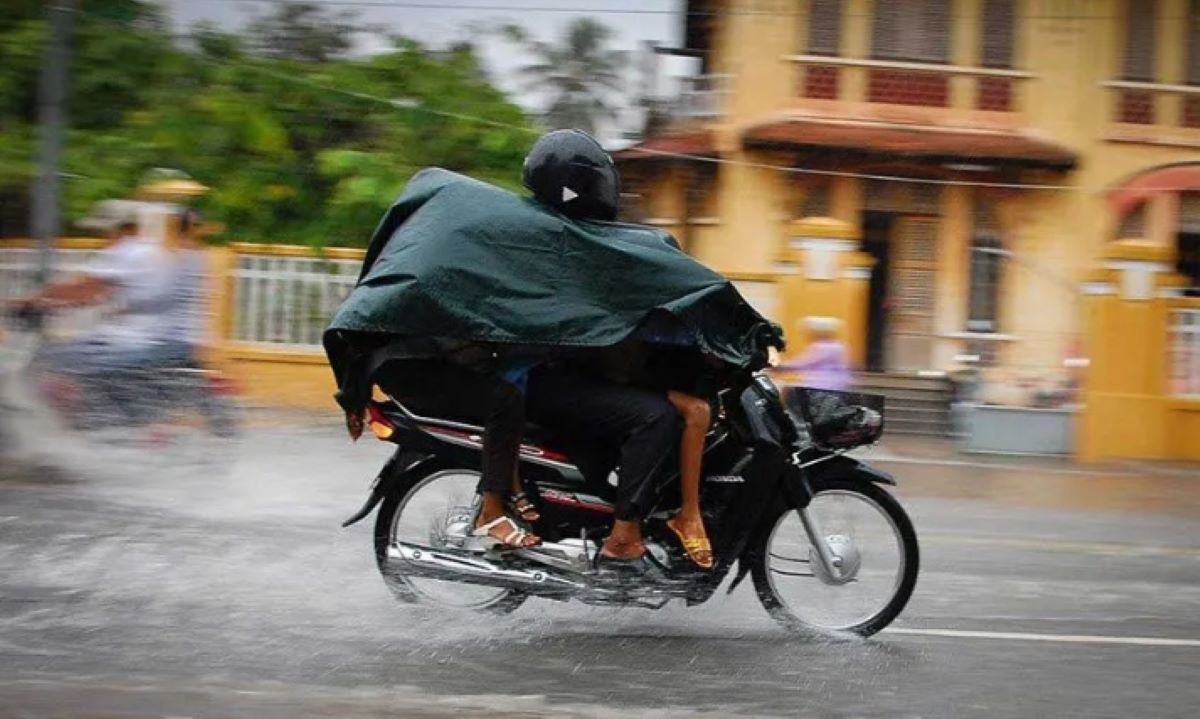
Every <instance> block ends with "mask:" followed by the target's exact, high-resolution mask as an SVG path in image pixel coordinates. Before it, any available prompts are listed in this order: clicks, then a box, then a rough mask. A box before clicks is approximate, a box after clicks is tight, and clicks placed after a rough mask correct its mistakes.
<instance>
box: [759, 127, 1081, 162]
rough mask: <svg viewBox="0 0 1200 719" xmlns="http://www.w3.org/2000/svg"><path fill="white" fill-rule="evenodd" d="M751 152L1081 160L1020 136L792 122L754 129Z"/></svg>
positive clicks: (969, 159)
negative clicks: (790, 150) (766, 149)
mask: <svg viewBox="0 0 1200 719" xmlns="http://www.w3.org/2000/svg"><path fill="white" fill-rule="evenodd" d="M742 142H743V143H744V144H745V146H746V147H807V148H836V149H839V150H844V151H847V152H853V153H858V154H866V155H883V156H888V157H907V158H914V159H922V160H941V161H955V162H976V163H994V164H1017V165H1025V166H1029V167H1045V168H1053V169H1059V170H1069V169H1072V168H1074V167H1075V165H1076V162H1077V158H1076V156H1075V154H1074V153H1073V152H1071V151H1070V150H1068V149H1067V148H1065V147H1062V146H1060V145H1057V144H1055V143H1052V142H1049V141H1046V140H1040V139H1037V138H1034V137H1030V136H1028V135H1023V134H1020V133H1017V132H994V131H989V132H973V131H970V130H953V129H943V128H928V129H926V128H912V127H896V126H884V125H850V124H845V123H838V122H830V121H824V120H808V119H792V120H783V121H779V122H772V123H767V124H764V125H759V126H757V127H752V128H750V129H749V130H747V131H746V132H745V134H744V135H743V136H742Z"/></svg>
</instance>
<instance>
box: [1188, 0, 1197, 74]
mask: <svg viewBox="0 0 1200 719" xmlns="http://www.w3.org/2000/svg"><path fill="white" fill-rule="evenodd" d="M1187 24H1188V25H1187V58H1188V66H1187V83H1188V84H1189V85H1200V0H1192V2H1191V3H1190V7H1189V8H1188V17H1187Z"/></svg>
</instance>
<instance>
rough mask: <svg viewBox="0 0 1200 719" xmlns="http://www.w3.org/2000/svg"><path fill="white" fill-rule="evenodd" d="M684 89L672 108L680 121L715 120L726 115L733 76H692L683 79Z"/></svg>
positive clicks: (673, 113)
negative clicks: (726, 101)
mask: <svg viewBox="0 0 1200 719" xmlns="http://www.w3.org/2000/svg"><path fill="white" fill-rule="evenodd" d="M680 80H681V83H682V88H681V89H680V91H679V97H678V99H677V100H676V101H675V104H674V107H673V108H672V113H671V114H672V115H673V116H674V117H675V118H676V119H678V120H714V119H717V118H720V117H722V116H723V115H724V114H725V99H726V97H727V96H728V94H729V87H730V84H731V80H732V76H731V75H692V76H690V77H684V78H681V79H680Z"/></svg>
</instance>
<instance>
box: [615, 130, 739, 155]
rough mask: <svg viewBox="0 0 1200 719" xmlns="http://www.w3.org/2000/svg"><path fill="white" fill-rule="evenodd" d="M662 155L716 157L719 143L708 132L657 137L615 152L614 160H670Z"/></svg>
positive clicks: (701, 131)
mask: <svg viewBox="0 0 1200 719" xmlns="http://www.w3.org/2000/svg"><path fill="white" fill-rule="evenodd" d="M660 153H669V154H674V155H698V156H700V157H716V156H717V143H716V139H715V138H713V134H712V133H711V132H709V131H708V130H700V131H696V132H683V133H675V134H670V135H655V136H654V137H648V138H646V139H645V140H643V141H641V142H639V143H638V144H636V145H633V146H632V147H627V148H625V149H624V150H618V151H617V152H614V153H613V159H614V160H617V161H618V162H620V161H621V160H649V159H669V156H665V155H663V154H660Z"/></svg>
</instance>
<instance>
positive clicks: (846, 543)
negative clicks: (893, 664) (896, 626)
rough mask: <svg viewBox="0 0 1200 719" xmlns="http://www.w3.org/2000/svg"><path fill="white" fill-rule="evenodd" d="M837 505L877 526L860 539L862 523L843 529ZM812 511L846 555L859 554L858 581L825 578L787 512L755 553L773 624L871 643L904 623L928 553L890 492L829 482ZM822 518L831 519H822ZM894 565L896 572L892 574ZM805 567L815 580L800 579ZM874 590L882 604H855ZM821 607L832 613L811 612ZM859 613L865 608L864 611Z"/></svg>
mask: <svg viewBox="0 0 1200 719" xmlns="http://www.w3.org/2000/svg"><path fill="white" fill-rule="evenodd" d="M837 500H844V501H845V502H846V503H849V504H852V505H856V506H852V507H850V509H851V510H853V511H851V512H846V513H845V514H860V513H861V514H862V515H863V516H864V517H866V518H867V521H865V522H860V524H871V525H872V526H871V527H869V528H867V529H866V530H865V532H864V533H863V536H861V537H855V536H854V532H855V527H854V522H852V521H850V519H849V518H848V517H847V518H843V519H844V521H839V517H838V516H837V514H838V513H837V512H835V511H829V509H828V508H829V507H830V505H832V504H833V503H834V501H837ZM857 505H861V506H857ZM872 510H873V512H874V513H875V514H876V515H878V517H879V518H880V519H883V520H884V521H883V522H881V523H877V524H879V526H878V527H875V526H873V525H874V524H875V523H872V522H871V521H870V519H869V518H870V517H871V516H872ZM809 511H810V513H811V514H812V515H814V516H816V517H817V521H818V525H819V527H820V531H821V534H822V536H823V537H825V538H826V539H827V540H834V539H835V538H836V541H837V542H839V543H840V546H842V547H843V548H844V551H845V552H846V553H849V552H850V551H851V550H850V549H849V548H851V547H853V550H852V551H853V552H854V555H855V559H856V560H857V561H856V562H855V567H854V572H855V576H854V578H853V579H851V580H850V581H846V582H833V581H830V580H829V579H828V578H827V577H823V576H822V575H823V572H822V571H821V568H820V567H819V566H818V563H817V562H816V556H815V550H814V549H813V548H812V545H811V542H809V541H808V538H807V536H805V534H804V531H803V525H802V523H801V522H800V519H799V517H798V515H797V513H796V511H795V510H793V509H792V508H790V507H784V508H781V509H780V511H778V512H777V513H776V514H775V515H774V517H773V518H771V519H770V521H768V522H766V523H765V524H764V531H763V533H762V535H761V536H760V537H759V538H758V540H757V543H756V546H755V547H754V549H753V550H752V553H751V562H752V564H751V570H750V571H751V577H752V579H753V581H754V588H755V591H756V592H757V594H758V598H759V601H761V602H762V605H763V607H764V608H765V609H766V610H767V612H768V613H769V614H770V615H771V616H772V618H774V619H775V620H776V621H778V622H779V623H780V624H782V625H783V626H784V627H786V628H787V629H789V630H792V631H801V632H809V633H812V632H849V633H852V634H857V635H859V636H864V637H865V636H870V635H872V634H875V633H876V632H878V631H879V630H881V629H883V628H884V627H886V626H887V625H888V624H890V623H891V622H892V621H893V620H894V619H895V618H896V617H897V616H899V614H900V612H901V611H903V610H904V607H905V605H906V604H907V603H908V600H909V598H910V597H911V596H912V593H913V589H914V588H915V587H916V584H917V573H918V571H919V569H920V552H919V550H918V547H917V535H916V531H915V530H914V529H913V525H912V521H911V520H910V519H909V518H908V514H907V513H905V511H904V508H903V507H901V506H900V503H899V502H897V501H896V498H895V497H893V496H892V495H891V494H890V493H889V492H888V491H886V490H885V489H883V488H881V487H879V486H878V485H876V484H871V483H866V482H850V481H844V480H832V481H826V482H823V483H822V484H821V485H820V486H819V487H814V494H813V500H812V503H811V504H810V505H809ZM821 514H825V515H827V516H819V515H821ZM889 530H890V531H889ZM831 532H839V533H838V534H831ZM867 535H870V536H869V537H868V536H867ZM885 535H890V537H891V539H890V541H889V540H887V539H884V540H883V541H879V542H878V544H879V547H878V548H877V547H875V546H873V545H872V546H871V551H864V550H863V549H862V546H863V545H864V544H867V543H868V539H869V540H871V541H875V540H878V539H879V538H880V537H884V536H885ZM789 540H790V541H789ZM789 544H790V548H789V546H788V545H789ZM885 547H887V549H886V551H885V550H884V549H883V548H885ZM803 549H807V550H808V553H807V555H808V556H807V558H804V557H801V556H799V555H800V554H801V553H803ZM798 550H800V551H798ZM893 563H894V564H895V566H894V567H893V566H891V565H892V564H893ZM805 566H807V569H808V571H807V572H805V571H793V569H796V568H799V569H801V570H802V569H803V568H804V567H805ZM860 572H861V576H859V573H860ZM784 580H786V582H785V581H784ZM797 580H799V581H797ZM868 582H870V584H871V585H872V586H871V588H872V589H874V590H875V592H874V593H875V594H876V595H877V597H867V598H866V599H865V600H864V599H860V600H859V601H857V602H854V601H847V600H853V599H854V598H855V595H854V594H853V592H854V591H855V588H856V585H859V584H863V585H865V584H867V583H868ZM819 601H824V602H827V603H828V604H830V606H831V609H830V610H828V611H827V612H825V613H822V612H821V610H819V609H817V608H816V607H815V606H810V602H811V603H812V604H814V605H815V604H817V603H819ZM839 605H846V606H845V607H844V608H843V607H842V606H839ZM855 605H861V607H862V609H861V610H860V609H857V608H856V606H855Z"/></svg>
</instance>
